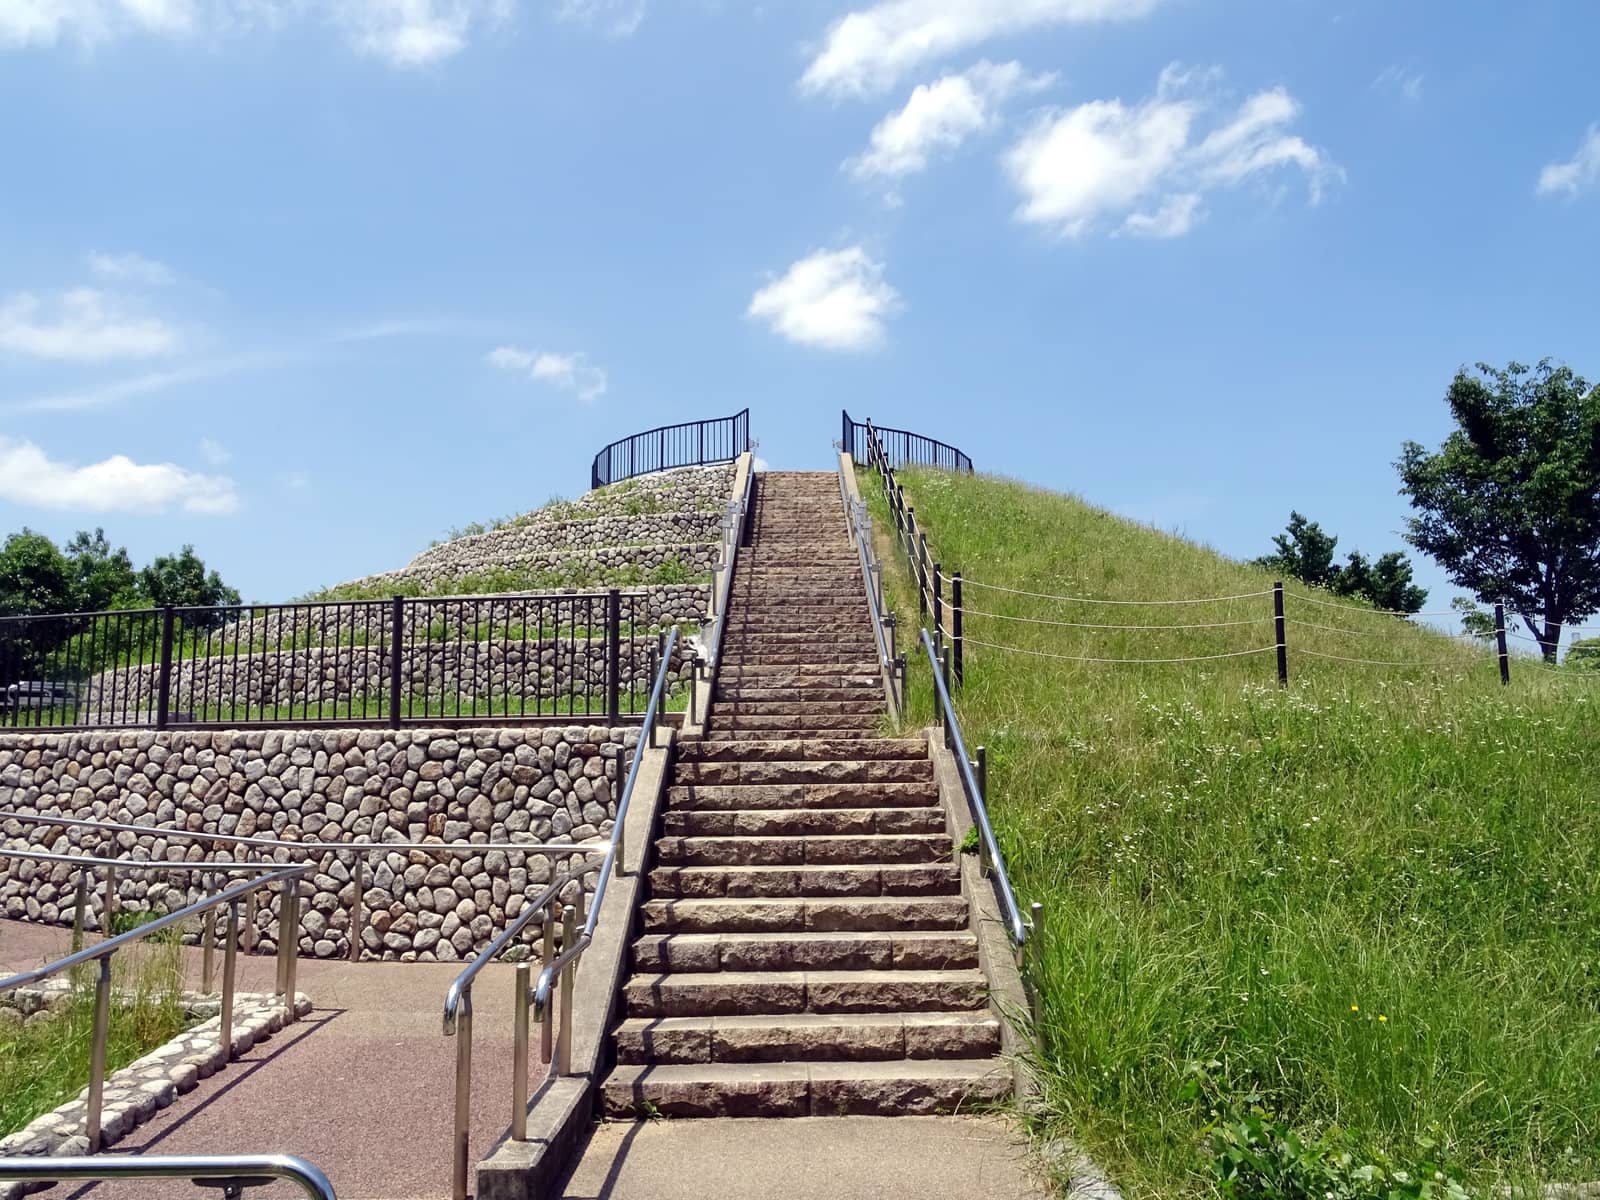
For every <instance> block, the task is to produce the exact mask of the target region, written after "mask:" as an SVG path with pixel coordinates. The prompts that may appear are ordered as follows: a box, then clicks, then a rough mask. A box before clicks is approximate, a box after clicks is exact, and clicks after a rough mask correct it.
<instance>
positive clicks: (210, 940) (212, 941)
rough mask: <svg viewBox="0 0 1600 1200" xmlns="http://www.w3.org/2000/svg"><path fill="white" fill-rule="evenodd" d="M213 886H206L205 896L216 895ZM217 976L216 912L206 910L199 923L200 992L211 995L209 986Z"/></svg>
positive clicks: (214, 910) (213, 909)
mask: <svg viewBox="0 0 1600 1200" xmlns="http://www.w3.org/2000/svg"><path fill="white" fill-rule="evenodd" d="M216 890H217V889H216V886H215V884H214V883H213V884H207V885H206V895H207V896H213V895H215V894H216ZM216 975H217V910H216V909H215V908H208V909H206V915H205V916H204V917H203V918H202V919H201V921H200V991H201V992H202V993H204V994H205V995H207V996H209V995H211V985H212V984H213V983H215V982H216Z"/></svg>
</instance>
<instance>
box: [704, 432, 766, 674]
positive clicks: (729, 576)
mask: <svg viewBox="0 0 1600 1200" xmlns="http://www.w3.org/2000/svg"><path fill="white" fill-rule="evenodd" d="M755 478H756V472H755V464H754V462H753V461H752V463H751V467H750V470H748V471H746V472H745V477H744V491H742V492H741V493H740V494H739V499H738V500H736V501H734V502H733V503H731V504H729V505H728V518H729V519H728V522H727V533H726V535H725V536H726V539H727V543H728V544H727V547H726V551H727V552H726V553H725V554H724V555H723V563H722V577H721V578H720V579H718V580H717V596H716V606H717V607H716V616H715V618H713V625H712V629H711V638H710V641H709V642H707V644H706V662H707V663H708V664H710V665H711V666H713V667H715V666H716V664H717V663H718V662H719V661H721V657H722V633H723V630H725V629H726V628H727V627H728V603H729V601H730V599H731V597H732V595H733V568H734V564H735V563H737V562H738V560H739V545H740V543H741V542H743V541H744V533H745V528H746V527H747V526H748V524H749V521H750V493H751V490H752V487H753V485H754V483H755Z"/></svg>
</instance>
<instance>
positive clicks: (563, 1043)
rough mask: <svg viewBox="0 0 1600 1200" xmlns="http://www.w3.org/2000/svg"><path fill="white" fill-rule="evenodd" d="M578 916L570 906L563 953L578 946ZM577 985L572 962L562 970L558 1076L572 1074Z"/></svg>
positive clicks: (564, 925) (563, 924)
mask: <svg viewBox="0 0 1600 1200" xmlns="http://www.w3.org/2000/svg"><path fill="white" fill-rule="evenodd" d="M577 940H578V914H577V911H576V910H575V909H573V908H572V907H571V906H570V905H569V906H568V908H567V911H566V912H565V913H564V914H563V915H562V919H561V953H563V954H565V953H566V952H567V951H568V950H570V949H572V947H573V946H574V945H576V944H577ZM576 983H577V979H576V976H575V973H574V971H573V964H572V960H571V959H568V960H567V965H566V966H564V967H562V968H561V983H560V985H559V986H560V988H561V1028H560V1029H558V1030H556V1074H557V1075H571V1074H572V992H573V988H574V985H575V984H576Z"/></svg>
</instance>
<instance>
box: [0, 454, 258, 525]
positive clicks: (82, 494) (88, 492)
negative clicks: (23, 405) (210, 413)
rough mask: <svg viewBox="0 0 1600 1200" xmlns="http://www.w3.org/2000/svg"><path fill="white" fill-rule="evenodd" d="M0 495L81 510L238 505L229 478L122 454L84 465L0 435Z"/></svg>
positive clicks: (199, 509) (212, 509)
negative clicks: (76, 464) (137, 459)
mask: <svg viewBox="0 0 1600 1200" xmlns="http://www.w3.org/2000/svg"><path fill="white" fill-rule="evenodd" d="M0 500H9V501H11V502H12V503H14V504H23V505H28V506H30V507H33V508H53V509H67V510H77V511H84V512H165V511H167V510H168V509H171V508H178V509H181V510H182V511H184V512H190V513H206V514H226V513H231V512H233V511H234V510H236V509H237V508H238V507H239V497H238V494H237V492H235V490H234V483H233V480H231V479H228V478H226V477H224V476H219V475H203V474H199V473H197V472H194V471H190V470H188V469H186V468H184V467H180V466H177V465H176V464H174V463H136V462H134V461H133V460H132V459H131V458H128V457H127V456H126V455H123V454H114V455H112V456H111V457H110V458H108V459H105V460H103V461H102V462H97V463H89V464H88V465H86V466H81V467H80V466H74V465H72V464H70V463H64V462H56V461H54V460H53V459H51V458H50V457H49V456H48V455H46V454H45V452H44V451H43V450H41V449H39V447H38V446H36V445H34V444H33V443H32V442H25V441H18V440H15V439H13V438H8V437H0Z"/></svg>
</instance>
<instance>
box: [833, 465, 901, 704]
mask: <svg viewBox="0 0 1600 1200" xmlns="http://www.w3.org/2000/svg"><path fill="white" fill-rule="evenodd" d="M839 496H840V499H841V500H842V501H843V502H844V511H845V522H846V524H847V526H848V532H849V536H850V540H851V541H852V542H854V543H855V547H856V556H857V559H858V560H859V562H860V564H861V579H862V582H863V583H864V584H865V585H866V592H867V611H868V612H869V613H870V614H871V615H872V637H873V641H874V643H875V644H876V646H877V650H878V666H879V669H880V670H881V671H882V672H883V693H884V698H885V699H886V700H887V701H888V703H889V719H890V720H891V721H893V722H894V723H895V724H896V725H898V724H899V723H900V709H901V707H902V706H903V704H904V700H905V693H904V690H903V689H904V687H905V682H904V676H903V674H902V667H903V664H902V663H901V662H900V659H899V655H898V654H897V653H896V647H895V644H894V642H895V633H894V630H895V627H896V621H895V616H894V614H893V613H889V612H886V611H884V593H883V566H882V564H881V563H879V562H878V556H877V553H876V552H875V551H874V549H873V546H872V523H871V519H870V518H869V517H868V516H867V506H866V503H865V502H864V501H861V500H852V499H851V498H850V489H849V487H848V485H847V483H846V481H845V474H844V458H843V457H842V456H841V457H840V459H839Z"/></svg>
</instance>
